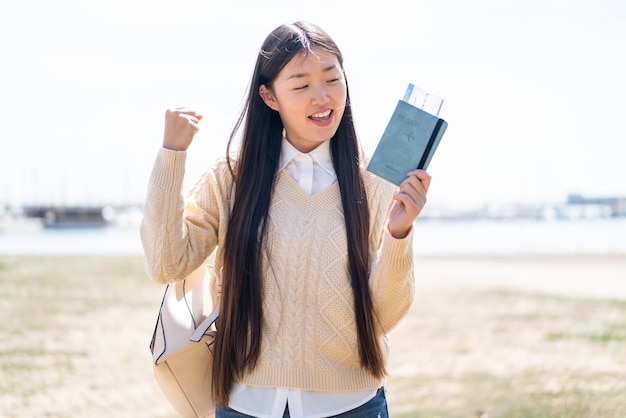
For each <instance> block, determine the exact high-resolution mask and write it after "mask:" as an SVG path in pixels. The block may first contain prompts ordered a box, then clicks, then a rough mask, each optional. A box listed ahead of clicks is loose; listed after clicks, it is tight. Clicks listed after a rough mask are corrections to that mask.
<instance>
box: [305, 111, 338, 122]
mask: <svg viewBox="0 0 626 418" xmlns="http://www.w3.org/2000/svg"><path fill="white" fill-rule="evenodd" d="M332 113H333V111H332V109H328V110H325V111H323V112H319V113H314V114H312V115H311V116H309V119H312V120H320V121H321V120H328V118H330V115H331V114H332Z"/></svg>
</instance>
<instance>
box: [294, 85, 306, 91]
mask: <svg viewBox="0 0 626 418" xmlns="http://www.w3.org/2000/svg"><path fill="white" fill-rule="evenodd" d="M307 87H309V85H308V84H305V85H304V86H298V87H295V88H294V90H304V89H305V88H307Z"/></svg>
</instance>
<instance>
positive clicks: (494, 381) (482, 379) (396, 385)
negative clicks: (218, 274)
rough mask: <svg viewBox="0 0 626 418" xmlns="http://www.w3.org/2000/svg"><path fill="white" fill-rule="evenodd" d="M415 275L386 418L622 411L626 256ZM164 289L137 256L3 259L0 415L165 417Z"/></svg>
mask: <svg viewBox="0 0 626 418" xmlns="http://www.w3.org/2000/svg"><path fill="white" fill-rule="evenodd" d="M594 266H595V268H594ZM417 271H418V292H417V295H416V299H415V303H414V305H413V308H412V310H411V312H410V314H409V316H408V317H407V318H406V319H405V321H403V323H402V324H401V325H400V326H399V327H398V329H397V330H395V331H394V333H393V334H392V350H393V351H392V359H391V365H390V370H391V373H392V375H391V377H390V378H389V380H388V382H387V388H388V397H389V402H390V412H391V415H392V416H393V417H394V418H399V417H415V418H417V417H450V418H452V417H458V418H466V417H475V416H479V415H480V414H477V413H475V412H474V411H477V410H481V411H485V412H486V413H487V414H488V416H489V417H490V418H493V417H555V418H556V417H624V416H626V403H625V401H624V399H626V378H625V376H626V298H623V297H622V293H620V289H623V288H624V286H625V285H626V283H625V282H626V274H624V273H625V272H626V257H622V256H618V257H587V258H584V257H583V258H580V257H578V258H572V257H560V258H558V257H557V258H555V257H546V258H528V259H526V258H498V259H486V258H482V259H475V258H432V259H421V260H418V268H417ZM542 272H543V273H542ZM581 272H587V273H584V274H592V275H591V276H590V277H588V281H587V286H588V287H589V289H590V291H589V292H585V291H584V286H582V285H581V283H583V278H584V277H583V276H582V274H583V273H581ZM590 272H591V273H590ZM530 274H533V275H534V276H533V277H528V276H529V275H530ZM537 274H544V275H545V276H544V277H543V278H542V277H536V275H537ZM525 277H527V278H528V280H526V281H525V280H524V278H525ZM568 278H569V280H570V282H571V283H575V284H576V285H575V286H572V288H571V289H570V288H569V287H568V281H567V280H568ZM542 279H543V280H544V282H543V285H544V286H542ZM557 281H558V282H559V283H556V282H557ZM563 281H565V282H564V283H563ZM529 283H531V284H533V285H532V286H531V285H529ZM601 286H604V287H605V288H604V289H599V287H601ZM619 286H622V287H619ZM162 290H163V288H162V287H160V286H158V285H156V284H153V283H151V282H150V281H149V280H148V279H147V278H146V276H145V274H144V272H143V266H142V261H141V258H140V257H38V256H29V257H14V256H4V257H0V314H1V315H2V318H4V321H2V325H1V326H0V373H1V375H2V379H0V394H1V395H0V416H2V417H23V416H37V417H131V416H132V417H173V416H174V414H173V413H172V410H171V409H170V407H169V405H167V403H166V402H165V401H164V400H163V398H162V397H161V395H160V392H159V389H158V387H157V386H156V383H155V382H154V379H153V378H152V370H151V366H150V355H149V352H148V342H149V339H150V336H151V332H152V327H153V325H154V320H155V315H156V310H157V308H158V305H159V303H160V298H161V294H162ZM570 290H571V291H570Z"/></svg>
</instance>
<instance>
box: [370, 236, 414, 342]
mask: <svg viewBox="0 0 626 418" xmlns="http://www.w3.org/2000/svg"><path fill="white" fill-rule="evenodd" d="M370 288H371V290H372V297H373V300H374V308H375V309H376V314H377V316H378V319H379V320H380V325H381V327H382V332H383V333H385V334H387V333H389V331H391V330H392V329H393V328H394V327H395V326H396V325H398V323H399V322H400V320H401V319H402V318H403V317H404V316H405V315H406V313H407V312H408V310H409V308H410V307H411V304H412V303H413V296H414V294H415V279H414V275H413V233H412V231H411V232H409V234H408V235H407V236H406V237H405V238H404V239H395V238H393V237H392V236H391V235H390V234H389V232H385V234H384V237H383V242H382V245H381V248H380V251H379V252H378V255H377V259H376V260H375V262H374V264H373V266H372V271H371V275H370Z"/></svg>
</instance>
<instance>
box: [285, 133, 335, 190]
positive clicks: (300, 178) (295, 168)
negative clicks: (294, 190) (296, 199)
mask: <svg viewBox="0 0 626 418" xmlns="http://www.w3.org/2000/svg"><path fill="white" fill-rule="evenodd" d="M280 170H285V172H286V173H287V174H289V176H290V177H291V178H292V179H294V180H295V181H296V182H297V183H298V184H299V185H300V187H302V188H303V189H304V191H305V192H307V193H308V194H309V195H314V194H315V193H318V192H321V191H322V190H324V189H325V188H327V187H328V186H330V185H331V184H333V183H334V182H335V181H337V175H336V174H335V168H334V167H333V161H332V159H331V157H330V141H324V142H322V143H321V144H320V145H319V146H318V147H317V148H315V149H314V150H313V151H311V152H309V153H306V154H305V153H302V152H300V151H298V150H297V149H296V148H295V147H294V146H293V145H291V143H290V142H289V141H287V140H286V139H285V138H283V142H282V145H281V150H280V165H279V171H280Z"/></svg>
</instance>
